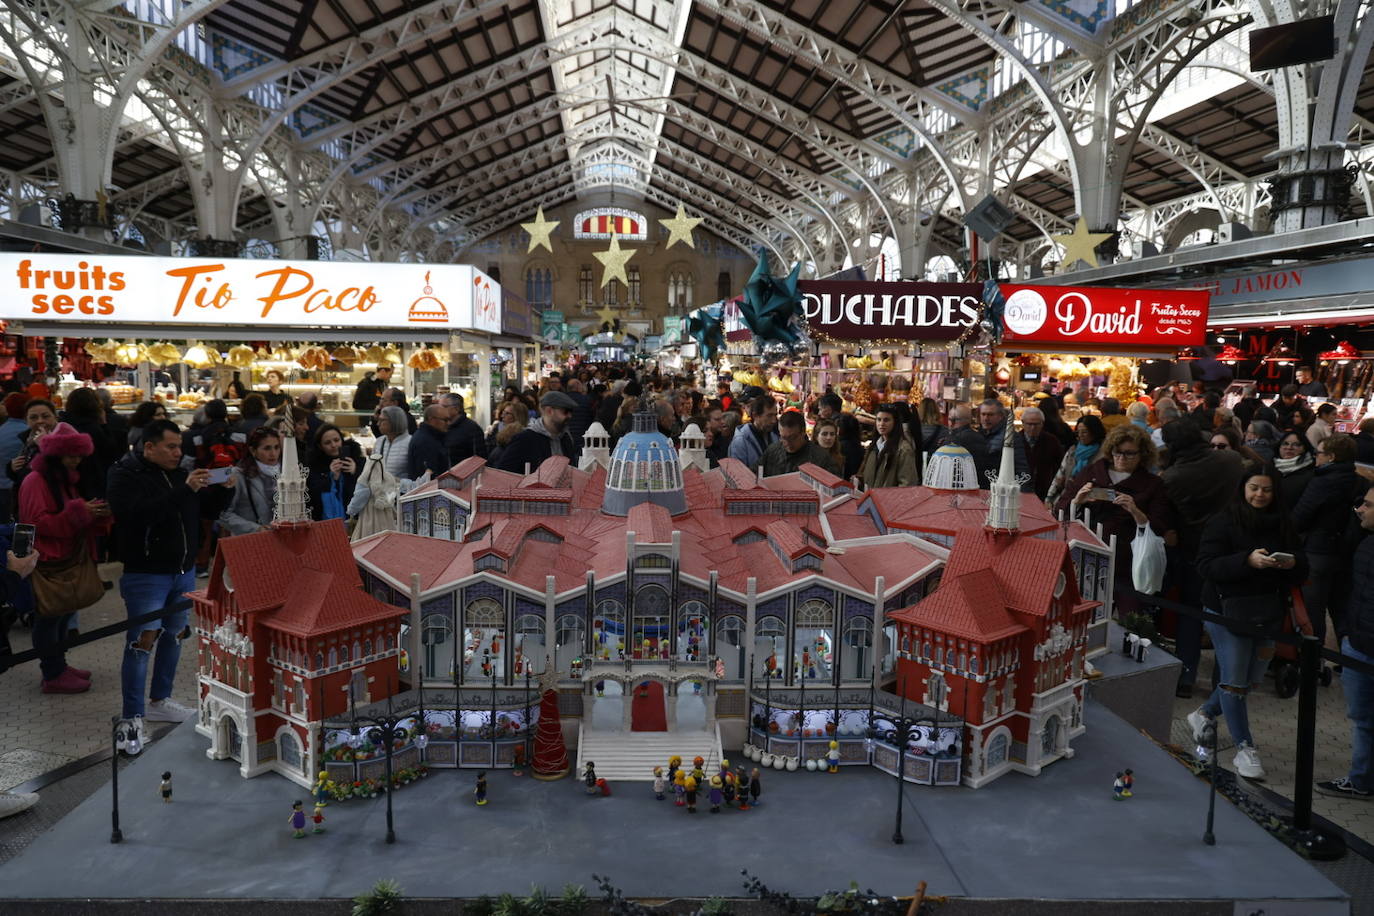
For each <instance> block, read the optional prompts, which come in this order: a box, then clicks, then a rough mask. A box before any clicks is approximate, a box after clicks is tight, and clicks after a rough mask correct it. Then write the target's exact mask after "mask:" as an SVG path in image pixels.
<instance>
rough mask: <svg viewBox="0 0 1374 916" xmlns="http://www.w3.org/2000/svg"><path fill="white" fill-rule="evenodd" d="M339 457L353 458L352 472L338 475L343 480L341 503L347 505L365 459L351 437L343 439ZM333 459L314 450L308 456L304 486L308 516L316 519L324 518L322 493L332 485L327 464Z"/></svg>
mask: <svg viewBox="0 0 1374 916" xmlns="http://www.w3.org/2000/svg"><path fill="white" fill-rule="evenodd" d="M339 457H340V458H352V459H353V466H354V472H353V473H352V474H348V473H340V475H339V478H340V480H342V481H343V504H344V506H347V505H348V504H349V503H350V502H352V501H353V494H354V492H355V491H356V490H357V488H358V478H359V477H361V476H362V473H363V465H364V463H365V462H366V459H365V458H363V449H362V446H360V445H359V444H358V443H357V442H354V441H353V440H352V439H345V440H344V441H343V449H341V450H340V452H339ZM333 461H334V459H333V458H330V457H329V456H328V455H326V454H324V453H323V452H316V453H314V454H312V455H311V456H310V462H309V465H308V467H309V471H308V474H307V476H306V478H305V487H306V490H307V492H308V494H309V498H310V517H311V518H313V519H315V520H316V521H319V520H321V519H323V518H324V494H326V493H328V492H329V491H330V490H331V489H332V488H333V486H334V476H333V475H332V474H331V473H330V472H329V465H330V464H331V463H333Z"/></svg>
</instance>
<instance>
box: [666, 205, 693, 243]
mask: <svg viewBox="0 0 1374 916" xmlns="http://www.w3.org/2000/svg"><path fill="white" fill-rule="evenodd" d="M700 222H701V217H699V216H698V217H689V216H688V215H687V211H686V210H684V209H683V208H682V204H678V205H677V216H674V217H673V218H672V219H661V220H659V221H658V223H659V225H660V226H662V227H663V228H664V229H667V230H668V244H667V245H665V246H664V247H665V248H672V247H673V245H674V243H676V242H686V243H687V247H688V248H695V247H697V246H696V243H695V242H693V241H692V230H693V229H695V228H696V227H697V224H698V223H700Z"/></svg>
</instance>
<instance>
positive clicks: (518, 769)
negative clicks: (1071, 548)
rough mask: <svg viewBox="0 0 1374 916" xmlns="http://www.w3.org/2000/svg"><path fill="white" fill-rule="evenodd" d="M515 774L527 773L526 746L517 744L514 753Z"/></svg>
mask: <svg viewBox="0 0 1374 916" xmlns="http://www.w3.org/2000/svg"><path fill="white" fill-rule="evenodd" d="M513 762H514V775H516V776H523V775H524V773H525V746H524V745H522V744H517V745H516V746H515V753H514V755H513Z"/></svg>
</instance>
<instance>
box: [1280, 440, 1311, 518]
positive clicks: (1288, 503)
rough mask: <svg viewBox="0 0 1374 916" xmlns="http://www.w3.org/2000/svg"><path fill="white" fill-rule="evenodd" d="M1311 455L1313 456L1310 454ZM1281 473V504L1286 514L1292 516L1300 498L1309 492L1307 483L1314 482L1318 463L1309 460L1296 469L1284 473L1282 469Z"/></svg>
mask: <svg viewBox="0 0 1374 916" xmlns="http://www.w3.org/2000/svg"><path fill="white" fill-rule="evenodd" d="M1309 457H1311V456H1310V455H1309ZM1279 473H1280V474H1281V475H1282V476H1281V477H1280V478H1279V506H1280V507H1281V508H1282V509H1283V511H1284V514H1286V515H1287V516H1288V517H1289V518H1292V517H1293V509H1294V508H1295V507H1296V506H1297V504H1298V500H1300V499H1302V495H1303V494H1304V493H1306V492H1307V485H1308V484H1310V483H1311V482H1312V478H1313V477H1315V476H1316V474H1317V465H1316V464H1315V463H1313V462H1311V461H1308V462H1307V464H1305V465H1303V466H1302V467H1300V468H1298V469H1297V470H1295V471H1290V472H1289V473H1287V474H1284V473H1283V471H1282V469H1280V470H1279Z"/></svg>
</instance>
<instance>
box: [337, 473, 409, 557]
mask: <svg viewBox="0 0 1374 916" xmlns="http://www.w3.org/2000/svg"><path fill="white" fill-rule="evenodd" d="M402 492H403V487H402V481H399V480H397V479H396V478H395V477H394V476H392V475H391V473H390V472H388V471H387V469H386V465H385V463H384V462H383V461H382V460H381V458H379V457H378V456H377V455H375V454H374V455H372V457H370V458H369V459H368V460H367V465H366V466H365V467H364V468H363V473H362V476H361V477H359V478H358V486H357V488H356V489H355V490H354V491H353V499H351V500H350V501H349V503H348V509H347V510H346V512H347V514H348V517H349V518H356V519H357V520H358V521H357V524H355V525H354V526H353V540H355V541H356V540H359V539H361V538H365V537H367V536H368V535H370V534H376V533H377V532H378V531H395V530H396V502H397V500H398V499H400V496H401V493H402Z"/></svg>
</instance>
